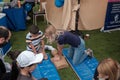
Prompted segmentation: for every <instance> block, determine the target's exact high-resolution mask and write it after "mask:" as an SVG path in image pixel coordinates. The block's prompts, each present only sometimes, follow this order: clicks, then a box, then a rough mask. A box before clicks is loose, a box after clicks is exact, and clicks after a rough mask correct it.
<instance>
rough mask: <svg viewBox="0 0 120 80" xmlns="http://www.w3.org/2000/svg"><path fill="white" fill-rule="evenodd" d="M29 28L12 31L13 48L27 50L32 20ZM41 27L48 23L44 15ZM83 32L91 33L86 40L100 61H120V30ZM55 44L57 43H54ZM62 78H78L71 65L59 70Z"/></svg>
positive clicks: (28, 24)
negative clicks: (106, 59)
mask: <svg viewBox="0 0 120 80" xmlns="http://www.w3.org/2000/svg"><path fill="white" fill-rule="evenodd" d="M26 25H27V29H26V30H24V31H18V32H14V31H12V37H11V44H12V50H21V51H22V50H25V49H26V43H25V36H26V34H27V33H28V29H29V27H30V25H32V20H30V21H27V22H26ZM38 26H39V29H40V30H42V31H43V32H44V30H45V28H46V23H45V22H44V20H43V17H39V19H38ZM82 32H83V34H86V33H88V34H90V38H89V39H88V40H85V42H86V48H91V49H92V50H93V52H94V56H95V57H96V58H97V59H98V61H100V60H102V59H104V58H107V57H111V58H113V59H115V60H117V61H119V62H120V58H119V57H120V44H119V42H120V35H119V34H120V31H112V32H110V33H104V32H100V30H91V31H82ZM54 46H55V45H54ZM6 60H7V61H9V62H11V60H10V59H9V58H8V57H6ZM58 72H59V75H60V77H61V80H78V79H77V76H76V75H75V73H74V72H73V71H72V69H71V68H70V67H68V68H65V69H61V70H58Z"/></svg>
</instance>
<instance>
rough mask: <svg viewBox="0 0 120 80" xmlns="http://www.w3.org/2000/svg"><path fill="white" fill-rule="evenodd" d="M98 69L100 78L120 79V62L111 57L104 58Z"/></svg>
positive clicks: (106, 79) (101, 79)
mask: <svg viewBox="0 0 120 80" xmlns="http://www.w3.org/2000/svg"><path fill="white" fill-rule="evenodd" d="M97 71H98V76H97V77H98V78H99V80H120V64H119V63H118V62H117V61H115V60H113V59H111V58H107V59H104V60H102V61H101V62H100V63H99V65H98V67H97Z"/></svg>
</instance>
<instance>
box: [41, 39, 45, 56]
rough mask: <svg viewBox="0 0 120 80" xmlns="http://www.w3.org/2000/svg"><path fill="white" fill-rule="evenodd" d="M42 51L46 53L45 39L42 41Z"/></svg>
mask: <svg viewBox="0 0 120 80" xmlns="http://www.w3.org/2000/svg"><path fill="white" fill-rule="evenodd" d="M41 47H42V53H43V54H45V48H44V47H45V43H44V40H42V41H41Z"/></svg>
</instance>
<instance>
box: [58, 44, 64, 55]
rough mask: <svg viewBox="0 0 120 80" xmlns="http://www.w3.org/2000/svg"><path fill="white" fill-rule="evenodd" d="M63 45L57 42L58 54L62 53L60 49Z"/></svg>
mask: <svg viewBox="0 0 120 80" xmlns="http://www.w3.org/2000/svg"><path fill="white" fill-rule="evenodd" d="M63 47H64V45H59V44H58V43H57V49H58V54H59V55H62V49H63Z"/></svg>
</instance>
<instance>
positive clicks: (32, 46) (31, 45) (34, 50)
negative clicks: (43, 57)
mask: <svg viewBox="0 0 120 80" xmlns="http://www.w3.org/2000/svg"><path fill="white" fill-rule="evenodd" d="M29 46H30V47H31V48H32V50H33V52H34V53H35V54H36V53H37V52H36V49H35V47H34V45H33V44H32V43H30V44H29Z"/></svg>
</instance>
